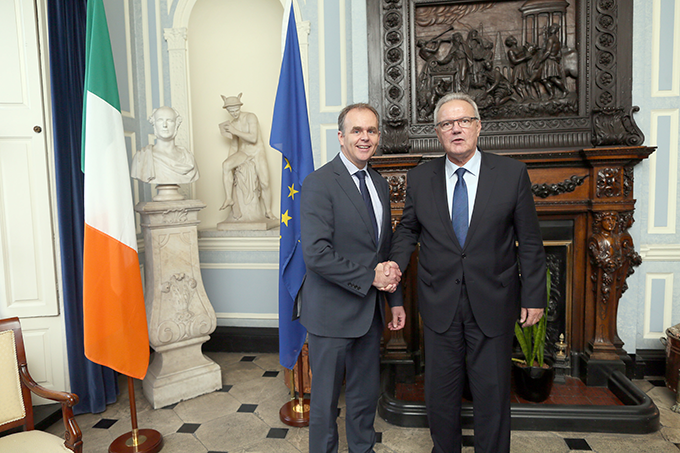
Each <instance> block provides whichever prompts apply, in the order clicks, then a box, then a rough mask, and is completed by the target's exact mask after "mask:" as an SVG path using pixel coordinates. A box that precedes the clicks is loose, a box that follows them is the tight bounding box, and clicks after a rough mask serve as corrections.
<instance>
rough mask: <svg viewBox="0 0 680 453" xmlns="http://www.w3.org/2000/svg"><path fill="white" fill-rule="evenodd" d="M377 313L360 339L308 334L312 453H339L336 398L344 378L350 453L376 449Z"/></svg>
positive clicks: (310, 441) (379, 327) (378, 350)
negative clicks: (374, 447)
mask: <svg viewBox="0 0 680 453" xmlns="http://www.w3.org/2000/svg"><path fill="white" fill-rule="evenodd" d="M381 335H382V322H381V316H380V312H379V311H378V310H377V309H376V314H375V315H374V317H373V322H372V323H371V327H370V328H369V330H368V332H367V333H366V334H365V335H364V336H362V337H359V338H333V337H321V336H317V335H313V334H311V333H310V334H309V336H308V342H309V363H310V366H311V367H312V396H311V402H310V411H309V452H310V453H336V452H337V451H338V425H337V423H336V418H337V416H338V398H339V396H340V390H341V387H342V380H343V376H345V402H346V405H347V407H346V413H345V427H346V429H347V444H348V447H349V453H368V452H372V451H373V445H374V444H375V430H374V429H373V423H374V421H375V411H376V405H377V403H378V397H379V395H380V337H381Z"/></svg>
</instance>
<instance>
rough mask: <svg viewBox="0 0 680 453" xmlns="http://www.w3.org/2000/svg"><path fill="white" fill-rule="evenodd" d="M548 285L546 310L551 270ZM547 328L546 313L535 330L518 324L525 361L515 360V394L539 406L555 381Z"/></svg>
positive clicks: (519, 340) (518, 334) (516, 324)
mask: <svg viewBox="0 0 680 453" xmlns="http://www.w3.org/2000/svg"><path fill="white" fill-rule="evenodd" d="M546 281H547V290H548V298H547V301H546V306H547V303H548V302H549V301H550V270H548V271H547V275H546ZM547 324H548V320H547V313H546V314H544V315H543V317H542V318H541V320H540V321H538V322H537V323H536V324H534V325H533V326H528V327H522V326H520V324H519V322H517V323H515V336H516V337H517V341H518V343H519V346H520V348H521V349H522V355H523V356H524V359H518V358H513V359H512V361H513V365H514V366H513V377H514V379H515V390H516V391H517V394H518V395H519V396H521V397H522V398H524V399H525V400H527V401H533V402H536V403H540V402H541V401H545V400H546V399H547V398H548V396H549V395H550V390H552V384H553V380H554V379H555V368H553V366H552V361H551V360H550V359H548V358H546V357H545V337H546V328H547Z"/></svg>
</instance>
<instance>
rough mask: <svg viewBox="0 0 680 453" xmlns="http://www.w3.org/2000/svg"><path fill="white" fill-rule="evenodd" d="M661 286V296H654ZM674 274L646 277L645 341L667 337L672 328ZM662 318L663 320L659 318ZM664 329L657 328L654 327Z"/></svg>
mask: <svg viewBox="0 0 680 453" xmlns="http://www.w3.org/2000/svg"><path fill="white" fill-rule="evenodd" d="M659 285H661V286H662V287H663V291H662V293H661V294H654V291H653V289H654V287H655V286H656V287H657V288H658V287H659ZM672 303H673V273H672V272H670V273H653V272H648V273H647V274H646V276H645V303H644V321H643V322H644V327H643V332H644V333H643V336H644V338H645V339H656V338H660V337H662V336H664V335H665V330H666V329H667V328H668V327H670V326H671V315H672V308H673V305H672ZM659 317H661V318H659ZM658 325H661V326H662V327H661V328H660V329H659V328H655V327H654V326H658Z"/></svg>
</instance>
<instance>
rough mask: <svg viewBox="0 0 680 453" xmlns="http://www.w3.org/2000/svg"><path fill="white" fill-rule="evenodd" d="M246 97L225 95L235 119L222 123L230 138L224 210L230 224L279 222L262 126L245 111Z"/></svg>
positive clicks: (253, 115)
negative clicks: (242, 99) (277, 220)
mask: <svg viewBox="0 0 680 453" xmlns="http://www.w3.org/2000/svg"><path fill="white" fill-rule="evenodd" d="M242 94H243V93H241V94H239V95H238V96H229V97H226V96H222V100H223V101H224V106H223V108H224V109H226V110H227V111H228V112H229V114H230V116H231V119H230V120H227V121H225V122H223V123H220V124H219V128H220V133H221V134H222V136H224V137H225V138H228V139H230V147H229V153H228V157H227V159H226V160H225V161H224V162H223V163H222V175H223V183H224V192H225V200H224V203H223V204H222V207H221V208H220V210H226V211H227V221H232V222H234V221H242V222H254V221H258V220H263V219H264V218H266V219H275V218H276V217H275V216H274V214H273V212H272V193H271V187H270V186H269V167H268V166H267V156H266V154H265V147H264V142H263V141H262V134H261V132H260V124H259V121H258V120H257V116H255V114H253V113H249V112H242V111H241V106H242V105H243V103H242V102H241V95H242ZM263 211H264V213H263ZM263 214H264V215H263ZM218 228H219V225H218Z"/></svg>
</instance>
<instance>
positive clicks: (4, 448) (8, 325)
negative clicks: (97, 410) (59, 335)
mask: <svg viewBox="0 0 680 453" xmlns="http://www.w3.org/2000/svg"><path fill="white" fill-rule="evenodd" d="M31 392H34V393H35V394H36V395H38V396H41V397H43V398H46V399H50V400H54V401H59V402H61V411H62V416H63V420H64V427H65V428H66V433H65V436H64V438H65V439H66V441H65V442H64V438H60V437H58V436H55V435H53V434H49V433H46V432H44V431H38V430H35V429H34V425H33V404H32V403H31ZM77 403H78V396H77V395H75V394H73V393H67V392H58V391H54V390H48V389H46V388H44V387H41V386H40V385H38V384H37V383H36V382H35V381H34V380H33V378H32V377H31V375H30V374H29V373H28V366H27V364H26V352H25V350H24V339H23V336H22V335H21V324H20V323H19V318H8V319H2V320H0V432H2V431H6V430H8V429H12V428H17V427H23V431H21V432H17V433H14V434H10V435H7V436H4V437H0V451H1V452H2V453H29V452H30V453H36V452H40V453H51V452H70V451H74V452H77V453H82V451H83V440H82V433H81V432H80V428H79V427H78V424H77V423H76V420H75V418H74V416H73V409H72V407H73V406H75V405H76V404H77Z"/></svg>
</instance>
